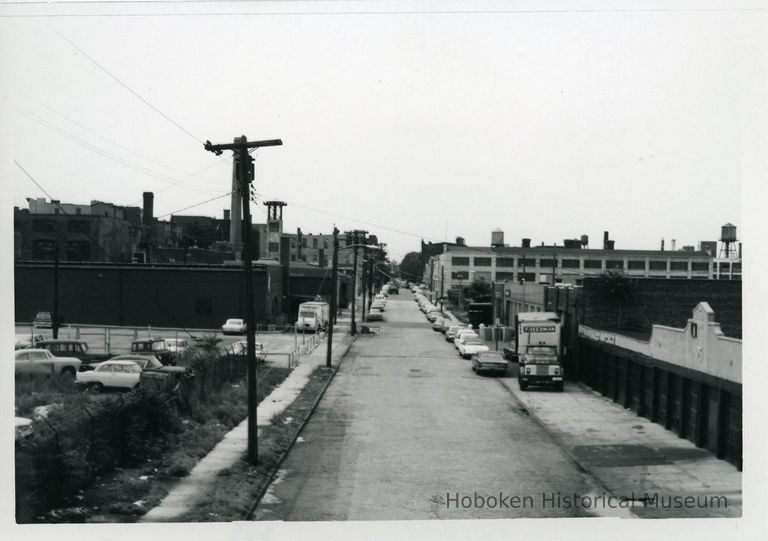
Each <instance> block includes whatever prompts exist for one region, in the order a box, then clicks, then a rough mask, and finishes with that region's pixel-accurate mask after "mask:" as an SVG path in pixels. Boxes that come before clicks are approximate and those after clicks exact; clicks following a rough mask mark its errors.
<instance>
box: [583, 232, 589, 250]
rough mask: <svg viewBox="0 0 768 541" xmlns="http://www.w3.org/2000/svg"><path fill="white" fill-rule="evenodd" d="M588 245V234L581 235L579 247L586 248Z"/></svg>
mask: <svg viewBox="0 0 768 541" xmlns="http://www.w3.org/2000/svg"><path fill="white" fill-rule="evenodd" d="M588 245H589V235H582V236H581V247H582V248H586V247H587V246H588Z"/></svg>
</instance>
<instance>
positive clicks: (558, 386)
mask: <svg viewBox="0 0 768 541" xmlns="http://www.w3.org/2000/svg"><path fill="white" fill-rule="evenodd" d="M555 391H557V392H558V393H562V392H563V382H562V381H558V382H557V383H555Z"/></svg>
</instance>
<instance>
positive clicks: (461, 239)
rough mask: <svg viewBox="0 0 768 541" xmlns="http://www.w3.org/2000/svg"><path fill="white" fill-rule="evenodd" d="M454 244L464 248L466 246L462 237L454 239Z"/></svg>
mask: <svg viewBox="0 0 768 541" xmlns="http://www.w3.org/2000/svg"><path fill="white" fill-rule="evenodd" d="M456 244H458V245H459V246H466V244H465V243H464V237H456Z"/></svg>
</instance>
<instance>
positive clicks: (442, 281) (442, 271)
mask: <svg viewBox="0 0 768 541" xmlns="http://www.w3.org/2000/svg"><path fill="white" fill-rule="evenodd" d="M444 288H445V265H443V264H440V312H441V313H442V311H443V304H445V301H443V299H444V298H445V289H444Z"/></svg>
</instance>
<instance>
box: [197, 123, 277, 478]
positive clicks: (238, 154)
mask: <svg viewBox="0 0 768 541" xmlns="http://www.w3.org/2000/svg"><path fill="white" fill-rule="evenodd" d="M282 144H283V142H282V141H281V140H280V139H271V140H268V141H251V142H248V138H247V137H246V136H245V135H243V136H241V137H236V138H235V141H234V143H232V144H227V145H212V144H211V142H210V141H206V142H205V146H204V148H205V150H207V151H209V152H213V153H214V154H216V155H217V156H219V155H221V153H222V152H223V151H225V150H231V151H232V152H233V154H234V155H235V160H233V164H232V165H233V167H234V168H235V175H236V176H237V179H238V185H239V187H240V195H241V197H242V206H243V245H244V246H243V272H244V274H245V276H244V278H245V336H246V343H247V350H246V351H247V353H246V355H247V356H246V362H247V366H248V462H250V463H251V464H253V465H256V464H258V462H259V447H258V427H257V425H256V412H257V411H256V406H257V404H258V400H257V397H256V383H257V381H256V321H255V320H256V313H255V310H254V306H253V301H254V299H253V261H252V260H253V256H252V254H251V249H252V246H251V206H250V197H249V196H250V189H249V188H250V183H251V182H252V181H253V179H254V170H253V158H251V156H250V154H248V149H249V148H259V147H271V146H280V145H282Z"/></svg>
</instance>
